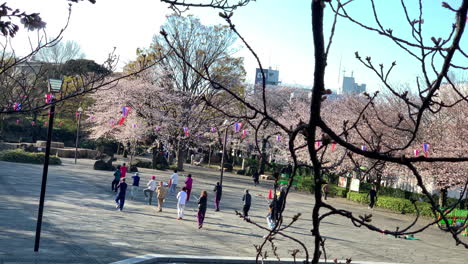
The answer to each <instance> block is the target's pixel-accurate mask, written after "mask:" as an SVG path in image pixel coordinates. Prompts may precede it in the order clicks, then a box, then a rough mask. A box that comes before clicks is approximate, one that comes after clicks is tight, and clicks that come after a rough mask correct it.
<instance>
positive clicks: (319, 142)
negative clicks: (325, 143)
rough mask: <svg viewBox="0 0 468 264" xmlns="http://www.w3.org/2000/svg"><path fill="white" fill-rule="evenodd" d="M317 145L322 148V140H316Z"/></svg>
mask: <svg viewBox="0 0 468 264" xmlns="http://www.w3.org/2000/svg"><path fill="white" fill-rule="evenodd" d="M315 146H316V147H317V148H320V146H322V141H320V140H317V141H315Z"/></svg>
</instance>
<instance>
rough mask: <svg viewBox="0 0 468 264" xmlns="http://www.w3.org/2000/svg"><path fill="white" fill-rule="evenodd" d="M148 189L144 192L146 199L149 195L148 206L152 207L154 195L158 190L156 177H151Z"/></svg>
mask: <svg viewBox="0 0 468 264" xmlns="http://www.w3.org/2000/svg"><path fill="white" fill-rule="evenodd" d="M146 186H147V188H146V189H145V190H144V191H143V193H144V194H145V197H146V198H148V193H149V200H148V204H149V205H151V201H152V200H153V194H154V191H155V190H156V176H151V180H150V181H149V182H148V183H147V184H146Z"/></svg>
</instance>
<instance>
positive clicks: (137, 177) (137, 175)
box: [130, 172, 140, 200]
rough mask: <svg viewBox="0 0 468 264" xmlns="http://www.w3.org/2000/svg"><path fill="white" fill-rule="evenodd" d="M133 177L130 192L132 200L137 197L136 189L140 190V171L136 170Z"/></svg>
mask: <svg viewBox="0 0 468 264" xmlns="http://www.w3.org/2000/svg"><path fill="white" fill-rule="evenodd" d="M132 178H133V184H132V192H131V193H130V196H131V197H132V200H133V198H135V190H137V191H138V186H140V173H139V172H135V175H134V176H132Z"/></svg>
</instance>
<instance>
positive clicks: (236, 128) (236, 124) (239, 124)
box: [234, 122, 242, 133]
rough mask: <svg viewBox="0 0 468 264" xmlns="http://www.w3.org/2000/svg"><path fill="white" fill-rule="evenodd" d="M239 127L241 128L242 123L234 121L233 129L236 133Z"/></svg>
mask: <svg viewBox="0 0 468 264" xmlns="http://www.w3.org/2000/svg"><path fill="white" fill-rule="evenodd" d="M241 128H242V123H238V122H236V123H234V131H235V132H236V133H237V132H239V131H240V130H241Z"/></svg>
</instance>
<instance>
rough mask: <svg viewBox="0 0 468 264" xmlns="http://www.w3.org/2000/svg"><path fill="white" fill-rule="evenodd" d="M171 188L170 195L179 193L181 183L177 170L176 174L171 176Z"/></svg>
mask: <svg viewBox="0 0 468 264" xmlns="http://www.w3.org/2000/svg"><path fill="white" fill-rule="evenodd" d="M170 180H171V186H170V187H169V193H170V194H174V193H176V192H177V183H178V181H179V174H177V170H174V173H173V174H172V175H171V178H170Z"/></svg>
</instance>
